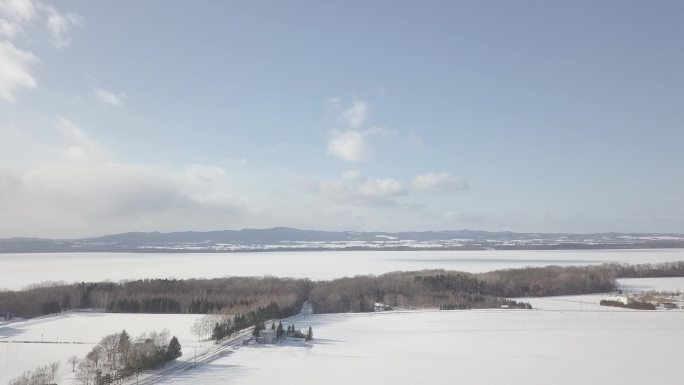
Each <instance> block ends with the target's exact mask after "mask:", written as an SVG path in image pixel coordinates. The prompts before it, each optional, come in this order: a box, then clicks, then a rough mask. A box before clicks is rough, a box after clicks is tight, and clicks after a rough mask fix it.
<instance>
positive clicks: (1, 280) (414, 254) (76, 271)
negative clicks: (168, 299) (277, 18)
mask: <svg viewBox="0 0 684 385" xmlns="http://www.w3.org/2000/svg"><path fill="white" fill-rule="evenodd" d="M668 261H684V249H650V250H529V251H528V250H485V251H322V252H319V251H310V252H262V253H194V254H192V253H178V254H176V253H166V254H156V253H149V254H148V253H138V254H131V253H68V254H59V253H55V254H0V266H2V269H1V270H0V288H3V287H4V288H7V289H20V288H22V287H24V286H26V285H29V284H34V283H38V282H42V281H47V280H50V281H67V282H74V281H79V282H80V281H102V280H112V281H119V280H122V279H136V278H202V277H205V278H215V277H224V276H263V275H267V274H268V275H276V276H281V277H283V276H286V277H298V278H304V277H306V278H312V279H332V278H339V277H344V276H354V275H358V274H382V273H386V272H390V271H397V270H421V269H451V270H460V271H468V272H484V271H490V270H496V269H502V268H515V267H525V266H546V265H566V266H567V265H588V264H600V263H604V262H624V263H646V262H650V263H656V262H668Z"/></svg>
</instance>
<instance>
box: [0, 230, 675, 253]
mask: <svg viewBox="0 0 684 385" xmlns="http://www.w3.org/2000/svg"><path fill="white" fill-rule="evenodd" d="M608 248H618V249H624V248H684V234H671V233H594V234H570V233H514V232H510V231H500V232H490V231H480V230H444V231H404V232H376V231H366V232H357V231H319V230H301V229H295V228H289V227H274V228H268V229H242V230H220V231H180V232H169V233H161V232H129V233H121V234H112V235H105V236H101V237H93V238H82V239H62V240H58V239H40V238H9V239H0V253H42V252H233V251H282V250H296V251H300V250H477V249H520V250H534V249H608Z"/></svg>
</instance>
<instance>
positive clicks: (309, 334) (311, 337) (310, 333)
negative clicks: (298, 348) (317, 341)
mask: <svg viewBox="0 0 684 385" xmlns="http://www.w3.org/2000/svg"><path fill="white" fill-rule="evenodd" d="M312 339H313V330H311V326H309V331H308V332H306V338H305V340H306V341H311V340H312Z"/></svg>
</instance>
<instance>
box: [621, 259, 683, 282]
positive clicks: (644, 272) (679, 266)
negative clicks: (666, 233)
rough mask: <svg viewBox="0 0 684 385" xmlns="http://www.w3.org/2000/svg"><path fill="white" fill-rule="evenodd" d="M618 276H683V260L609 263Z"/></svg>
mask: <svg viewBox="0 0 684 385" xmlns="http://www.w3.org/2000/svg"><path fill="white" fill-rule="evenodd" d="M607 266H608V268H609V269H610V270H613V271H615V273H616V275H617V277H618V278H660V277H684V261H679V262H663V263H641V264H635V265H629V264H617V263H613V264H609V265H607Z"/></svg>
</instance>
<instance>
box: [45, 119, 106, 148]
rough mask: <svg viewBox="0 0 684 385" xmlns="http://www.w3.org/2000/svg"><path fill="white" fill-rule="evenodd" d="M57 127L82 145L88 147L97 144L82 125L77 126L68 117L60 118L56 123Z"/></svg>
mask: <svg viewBox="0 0 684 385" xmlns="http://www.w3.org/2000/svg"><path fill="white" fill-rule="evenodd" d="M55 128H57V130H58V131H59V132H60V133H62V134H63V135H64V136H66V137H67V138H69V139H71V140H73V141H75V142H76V143H78V144H80V145H83V146H86V147H93V146H96V145H97V142H96V141H94V140H92V139H91V138H90V137H89V136H88V134H86V133H85V131H84V130H83V129H82V128H81V127H79V126H77V125H76V124H75V123H74V122H72V121H70V120H68V119H64V118H61V119H59V120H58V121H57V122H56V123H55Z"/></svg>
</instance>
